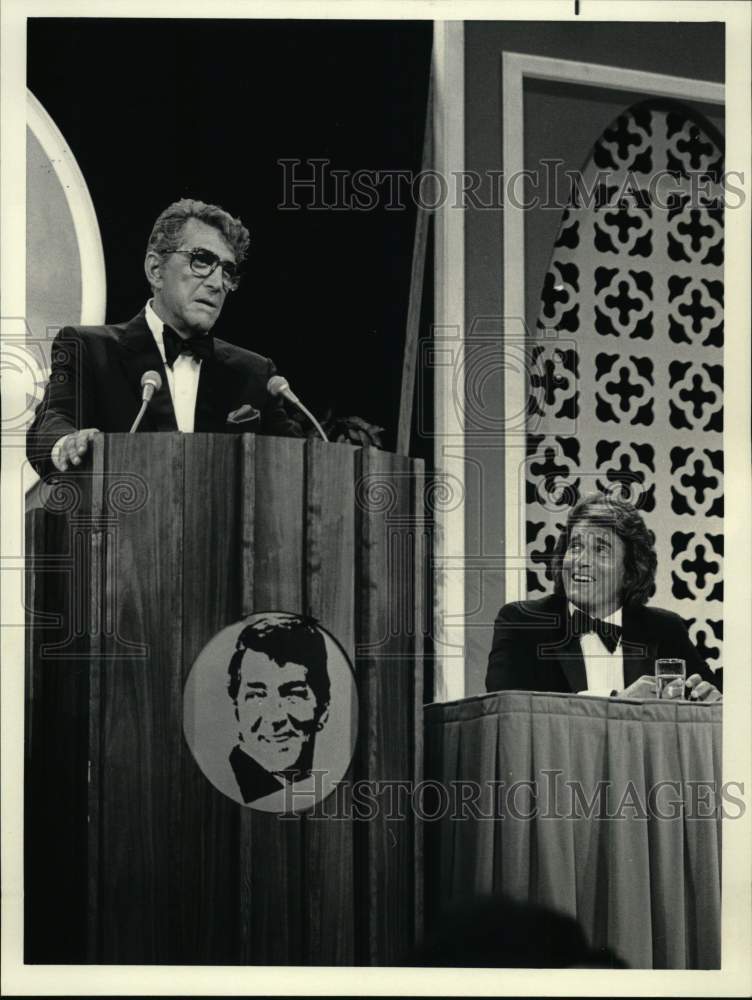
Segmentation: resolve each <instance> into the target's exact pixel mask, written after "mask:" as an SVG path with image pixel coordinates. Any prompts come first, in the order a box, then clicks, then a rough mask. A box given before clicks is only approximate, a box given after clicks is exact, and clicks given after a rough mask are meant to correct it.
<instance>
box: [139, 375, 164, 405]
mask: <svg viewBox="0 0 752 1000" xmlns="http://www.w3.org/2000/svg"><path fill="white" fill-rule="evenodd" d="M141 388H142V390H143V392H142V394H141V399H143V401H144V402H145V403H150V402H151V397H152V396H153V395H154V393H155V392H159V390H160V389H161V388H162V376H161V375H160V374H159V372H144V374H143V375H142V376H141Z"/></svg>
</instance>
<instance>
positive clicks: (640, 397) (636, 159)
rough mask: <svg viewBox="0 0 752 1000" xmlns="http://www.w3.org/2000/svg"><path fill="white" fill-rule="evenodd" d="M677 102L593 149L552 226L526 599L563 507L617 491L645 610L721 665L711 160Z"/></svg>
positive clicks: (653, 109)
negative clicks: (627, 507) (652, 553)
mask: <svg viewBox="0 0 752 1000" xmlns="http://www.w3.org/2000/svg"><path fill="white" fill-rule="evenodd" d="M709 131H710V129H709V127H707V126H704V125H702V124H700V123H699V122H698V121H696V120H695V118H694V117H693V115H692V113H691V112H689V111H687V110H686V109H679V108H667V107H666V106H665V105H664V106H659V105H652V106H651V105H650V104H641V105H636V106H634V107H632V108H630V109H629V110H628V111H627V112H625V113H624V114H622V115H620V117H619V118H618V119H617V121H616V122H615V123H614V124H613V125H612V127H610V128H609V129H607V130H606V131H605V132H604V134H603V136H602V137H601V138H600V139H599V140H598V142H597V143H596V144H595V147H594V149H593V152H592V154H591V157H590V160H589V162H588V163H587V165H586V167H585V169H584V171H583V172H582V175H581V183H580V189H579V192H577V191H575V194H574V195H573V198H572V203H571V204H570V207H569V208H568V209H567V211H565V212H564V215H563V217H562V222H561V226H560V229H559V233H558V237H557V240H556V243H555V246H554V252H553V256H552V259H551V265H550V267H549V270H548V273H547V275H546V278H545V282H544V287H543V291H542V294H541V306H540V313H539V319H538V323H537V329H536V331H535V333H534V334H533V336H532V343H531V345H530V350H531V357H532V361H533V367H532V370H531V374H530V380H529V398H528V435H527V456H528V457H527V484H526V487H527V497H526V500H527V550H528V564H529V565H530V566H531V569H530V570H529V572H528V593H529V595H530V596H531V597H534V596H538V595H539V594H540V593H545V592H548V591H550V589H551V579H552V577H551V571H550V562H551V555H552V550H553V546H554V543H555V540H556V537H557V534H558V531H559V529H560V527H561V526H562V524H563V522H564V519H565V516H566V510H567V509H568V507H569V506H570V505H571V503H572V502H573V501H574V500H576V499H577V498H578V497H579V496H581V495H584V494H586V493H590V492H593V491H594V490H601V491H613V490H617V491H619V492H620V493H621V495H622V496H624V497H625V498H628V499H631V500H632V501H633V502H635V503H636V504H637V505H638V506H639V507H640V508H641V510H642V512H643V514H644V516H645V520H646V521H647V523H648V525H649V526H650V527H651V528H652V529H653V531H654V532H655V534H656V540H657V545H656V547H657V552H658V578H657V592H656V595H655V597H654V598H653V601H652V603H654V604H657V605H659V606H661V607H666V608H670V609H672V610H674V611H676V612H678V613H679V614H680V615H681V616H682V617H683V618H684V619H685V620H686V622H687V624H688V626H689V628H690V632H691V635H692V638H693V639H694V641H695V643H696V644H697V646H698V648H699V650H700V652H701V653H702V654H703V655H704V656H705V657H706V658H707V660H708V662H709V664H710V665H711V666H713V667H718V666H719V665H720V662H721V661H720V644H721V639H722V627H723V621H722V617H723V604H722V601H723V583H722V580H723V576H722V557H723V487H722V475H723V451H722V429H723V369H722V360H723V352H722V346H723V208H722V190H721V186H720V185H721V172H722V153H721V150H720V149H719V146H718V142H717V141H714V140H713V139H711V138H710V136H709Z"/></svg>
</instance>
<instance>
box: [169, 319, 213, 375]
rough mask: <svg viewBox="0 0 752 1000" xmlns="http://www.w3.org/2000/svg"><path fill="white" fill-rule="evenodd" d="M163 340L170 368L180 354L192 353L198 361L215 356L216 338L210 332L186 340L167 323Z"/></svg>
mask: <svg viewBox="0 0 752 1000" xmlns="http://www.w3.org/2000/svg"><path fill="white" fill-rule="evenodd" d="M162 341H163V343H164V350H165V361H166V362H167V365H168V367H169V368H172V366H173V364H174V362H175V358H176V357H177V356H178V355H179V354H192V355H193V357H194V358H195V359H196V361H201V360H204V361H209V360H211V358H212V357H213V356H214V338H213V337H212V335H211V334H210V333H205V334H204V335H203V336H199V337H189V338H188V340H184V339H183V337H181V336H180V335H179V334H177V333H175V331H174V330H173V329H172V327H171V326H167V324H166V323H165V325H164V327H163V329H162Z"/></svg>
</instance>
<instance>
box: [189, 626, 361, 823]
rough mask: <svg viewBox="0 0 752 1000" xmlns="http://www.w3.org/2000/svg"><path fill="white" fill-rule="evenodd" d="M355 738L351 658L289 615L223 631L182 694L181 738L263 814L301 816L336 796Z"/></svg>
mask: <svg viewBox="0 0 752 1000" xmlns="http://www.w3.org/2000/svg"><path fill="white" fill-rule="evenodd" d="M357 730H358V695H357V690H356V686H355V678H354V675H353V670H352V666H351V664H350V661H349V660H348V658H347V655H346V654H345V652H344V650H343V649H342V647H341V646H340V644H339V643H338V642H337V640H336V639H334V637H333V636H331V635H330V634H329V633H328V632H327V631H326V630H325V629H323V628H322V627H321V626H320V625H319V624H318V622H317V621H316V620H315V619H313V618H309V617H306V616H304V615H298V614H292V613H290V612H286V611H272V612H262V613H257V614H252V615H250V616H249V617H248V618H244V619H243V620H242V621H239V622H235V623H234V624H232V625H228V626H227V628H224V629H222V631H221V632H218V633H217V634H216V635H215V636H214V637H213V638H212V639H210V640H209V642H208V643H207V644H206V646H204V648H203V649H202V650H201V652H200V653H199V655H198V658H197V659H196V661H195V663H194V664H193V667H192V668H191V672H190V674H189V676H188V680H187V681H186V684H185V690H184V692H183V732H184V734H185V739H186V742H187V743H188V746H189V747H190V749H191V753H192V754H193V756H194V758H195V760H196V763H197V764H198V766H199V767H200V768H201V770H202V771H203V773H204V775H205V776H206V777H207V778H208V779H209V781H211V783H212V784H213V785H214V787H215V788H217V789H218V790H219V791H220V792H222V794H223V795H227V796H228V797H229V798H231V799H234V800H235V801H236V802H238V803H240V804H241V805H245V806H249V807H250V808H252V809H260V810H262V811H264V812H275V813H298V812H303V811H305V810H307V809H311V808H312V807H313V806H314V805H315V804H316V802H319V801H321V800H322V799H324V798H326V796H327V795H329V794H330V793H331V792H332V791H334V788H335V787H336V785H337V783H338V782H339V781H341V780H342V778H343V777H344V776H345V773H346V772H347V769H348V767H349V766H350V761H351V760H352V755H353V751H354V749H355V741H356V738H357Z"/></svg>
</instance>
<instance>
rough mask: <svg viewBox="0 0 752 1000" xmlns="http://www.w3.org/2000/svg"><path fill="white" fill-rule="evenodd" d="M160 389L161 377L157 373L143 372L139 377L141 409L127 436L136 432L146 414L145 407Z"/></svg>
mask: <svg viewBox="0 0 752 1000" xmlns="http://www.w3.org/2000/svg"><path fill="white" fill-rule="evenodd" d="M161 388H162V376H161V375H160V374H159V372H154V371H148V372H144V374H143V375H142V376H141V399H142V403H141V409H140V410H139V411H138V415H137V417H136V419H135V420H134V421H133V425H132V426H131V429H130V431H129V432H128V433H129V434H135V432H136V431H137V430H138V425H139V424H140V423H141V420H142V419H143V416H144V414H145V413H146V407H147V406H148V405H149V403H150V402H151V399H152V396H153V395H154V393H155V392H159V390H160V389H161Z"/></svg>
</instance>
